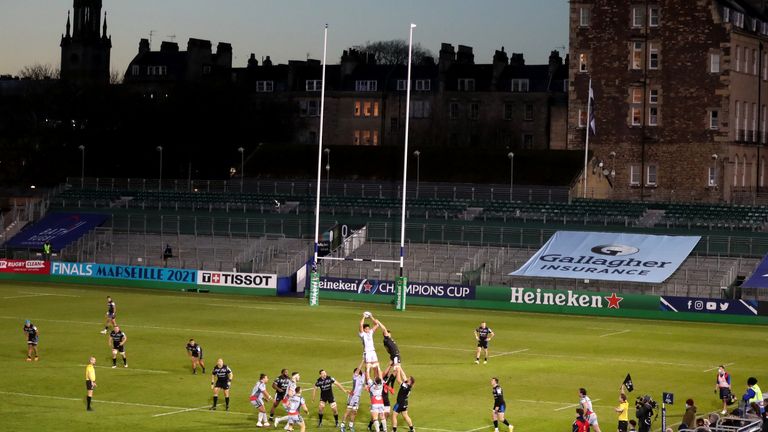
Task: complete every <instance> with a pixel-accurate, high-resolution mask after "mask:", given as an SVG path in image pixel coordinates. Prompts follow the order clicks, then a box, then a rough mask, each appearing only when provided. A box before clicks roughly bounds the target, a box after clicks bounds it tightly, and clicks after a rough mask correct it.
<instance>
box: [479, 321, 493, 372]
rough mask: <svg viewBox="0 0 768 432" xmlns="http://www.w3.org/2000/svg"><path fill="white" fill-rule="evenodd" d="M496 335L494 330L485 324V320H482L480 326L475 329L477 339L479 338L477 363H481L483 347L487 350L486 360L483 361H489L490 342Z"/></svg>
mask: <svg viewBox="0 0 768 432" xmlns="http://www.w3.org/2000/svg"><path fill="white" fill-rule="evenodd" d="M494 336H496V335H495V334H494V333H493V330H491V328H490V327H488V326H487V325H486V324H485V321H483V322H481V323H480V327H478V328H476V329H475V339H477V353H475V364H480V350H483V349H484V350H485V361H483V363H488V342H490V341H491V339H492V338H493V337H494Z"/></svg>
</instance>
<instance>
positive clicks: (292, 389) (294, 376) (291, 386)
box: [275, 372, 301, 427]
mask: <svg viewBox="0 0 768 432" xmlns="http://www.w3.org/2000/svg"><path fill="white" fill-rule="evenodd" d="M300 379H301V376H299V373H298V372H292V373H291V379H290V380H289V381H288V388H287V389H286V393H285V396H284V397H283V399H281V400H282V402H283V406H284V407H285V409H286V410H288V405H286V402H285V401H286V400H288V399H289V398H290V396H291V395H292V394H295V393H296V388H297V387H298V386H299V380H300ZM289 416H290V414H287V415H284V416H282V417H278V418H277V419H275V427H277V423H278V422H281V421H283V420H287V419H288V417H289ZM286 427H287V426H286Z"/></svg>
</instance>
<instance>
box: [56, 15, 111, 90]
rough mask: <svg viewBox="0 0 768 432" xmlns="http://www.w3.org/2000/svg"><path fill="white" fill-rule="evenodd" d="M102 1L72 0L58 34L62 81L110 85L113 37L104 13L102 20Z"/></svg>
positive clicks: (85, 84)
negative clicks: (61, 31) (62, 26)
mask: <svg viewBox="0 0 768 432" xmlns="http://www.w3.org/2000/svg"><path fill="white" fill-rule="evenodd" d="M101 1H102V0H74V2H75V4H74V8H73V11H72V14H70V13H69V12H67V27H66V33H65V34H64V35H62V36H61V80H62V81H65V82H68V83H72V84H75V85H79V86H87V85H106V84H109V55H110V51H111V49H112V37H111V36H107V14H106V12H105V13H104V23H103V25H102V22H101V6H102V4H101Z"/></svg>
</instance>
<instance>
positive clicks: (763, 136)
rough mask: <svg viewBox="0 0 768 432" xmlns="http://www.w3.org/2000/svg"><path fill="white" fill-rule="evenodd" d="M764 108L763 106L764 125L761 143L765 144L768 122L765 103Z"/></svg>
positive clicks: (761, 128)
mask: <svg viewBox="0 0 768 432" xmlns="http://www.w3.org/2000/svg"><path fill="white" fill-rule="evenodd" d="M762 108H763V115H762V116H761V117H762V119H763V120H762V126H761V127H760V130H761V131H762V139H761V140H760V143H762V144H765V134H766V130H765V124H766V116H767V115H768V113H766V112H765V105H763V107H762Z"/></svg>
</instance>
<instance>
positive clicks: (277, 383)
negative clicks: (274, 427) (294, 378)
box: [269, 369, 291, 421]
mask: <svg viewBox="0 0 768 432" xmlns="http://www.w3.org/2000/svg"><path fill="white" fill-rule="evenodd" d="M290 382H291V377H290V376H289V375H288V369H283V370H281V371H280V375H279V376H278V377H277V378H275V379H274V380H273V381H272V389H273V390H274V391H275V402H274V403H273V404H272V408H270V409H269V421H274V420H275V408H277V406H278V405H279V404H280V402H282V400H283V399H284V398H285V395H286V393H287V391H288V384H289V383H290Z"/></svg>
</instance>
